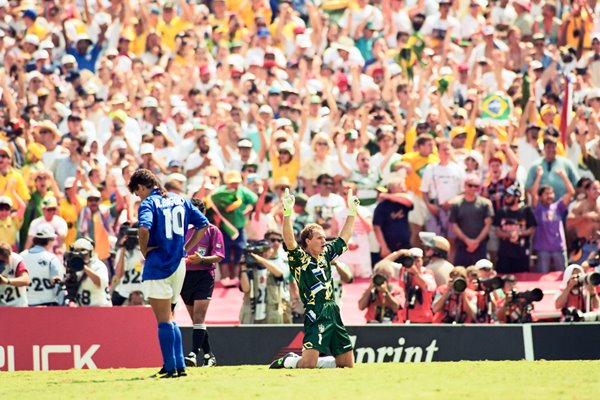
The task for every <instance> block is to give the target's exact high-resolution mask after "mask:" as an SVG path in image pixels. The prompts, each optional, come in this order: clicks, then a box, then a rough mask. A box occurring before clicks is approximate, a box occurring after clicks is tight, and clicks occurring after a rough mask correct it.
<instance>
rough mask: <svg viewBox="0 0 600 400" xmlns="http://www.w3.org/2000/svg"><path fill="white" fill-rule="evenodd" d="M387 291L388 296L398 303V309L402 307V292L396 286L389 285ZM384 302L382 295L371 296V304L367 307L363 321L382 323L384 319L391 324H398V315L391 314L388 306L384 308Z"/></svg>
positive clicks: (403, 297) (378, 293)
mask: <svg viewBox="0 0 600 400" xmlns="http://www.w3.org/2000/svg"><path fill="white" fill-rule="evenodd" d="M388 291H389V292H390V295H391V296H392V297H393V298H394V299H395V300H396V301H398V302H400V308H403V307H404V299H405V296H404V290H403V289H402V288H401V287H400V286H398V285H394V284H393V283H390V284H389V285H388ZM385 303H386V300H385V297H384V295H383V293H380V292H377V293H375V294H373V295H372V299H371V302H370V303H369V306H368V307H367V312H366V313H365V319H366V320H367V322H369V321H377V322H383V321H384V319H389V320H390V321H391V322H394V323H397V322H398V314H397V313H393V312H392V310H391V309H390V308H389V306H386V304H385Z"/></svg>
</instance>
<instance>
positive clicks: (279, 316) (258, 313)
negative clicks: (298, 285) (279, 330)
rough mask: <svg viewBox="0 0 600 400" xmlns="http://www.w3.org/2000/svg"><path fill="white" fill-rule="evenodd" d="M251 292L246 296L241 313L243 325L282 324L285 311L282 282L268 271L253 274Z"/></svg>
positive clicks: (258, 271)
mask: <svg viewBox="0 0 600 400" xmlns="http://www.w3.org/2000/svg"><path fill="white" fill-rule="evenodd" d="M250 282H251V286H252V287H251V292H250V293H245V294H244V303H243V305H242V310H241V313H240V322H241V323H242V324H281V323H283V309H282V304H281V280H280V279H277V278H275V276H273V274H271V273H270V272H269V271H268V270H267V269H262V270H257V269H255V270H254V271H253V273H252V279H251V280H250Z"/></svg>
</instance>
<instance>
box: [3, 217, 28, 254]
mask: <svg viewBox="0 0 600 400" xmlns="http://www.w3.org/2000/svg"><path fill="white" fill-rule="evenodd" d="M22 223H23V221H22V220H21V221H19V220H17V219H16V218H13V217H8V218H7V219H5V220H0V242H4V243H8V244H9V245H11V246H12V247H13V248H14V247H15V245H16V244H17V237H18V236H19V229H20V228H21V224H22Z"/></svg>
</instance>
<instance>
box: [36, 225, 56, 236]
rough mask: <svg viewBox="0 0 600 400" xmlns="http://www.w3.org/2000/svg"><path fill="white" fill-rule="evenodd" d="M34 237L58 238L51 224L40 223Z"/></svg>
mask: <svg viewBox="0 0 600 400" xmlns="http://www.w3.org/2000/svg"><path fill="white" fill-rule="evenodd" d="M34 237H36V238H38V239H56V232H55V231H54V228H53V227H52V226H51V225H50V224H41V225H38V226H37V228H36V230H35V235H34Z"/></svg>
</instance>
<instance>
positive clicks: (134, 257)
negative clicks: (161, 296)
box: [115, 247, 144, 298]
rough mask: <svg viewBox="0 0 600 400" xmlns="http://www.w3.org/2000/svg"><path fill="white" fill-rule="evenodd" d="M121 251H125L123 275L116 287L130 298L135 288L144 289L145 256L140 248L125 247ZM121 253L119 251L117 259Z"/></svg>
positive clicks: (117, 290)
mask: <svg viewBox="0 0 600 400" xmlns="http://www.w3.org/2000/svg"><path fill="white" fill-rule="evenodd" d="M119 251H124V252H125V257H124V259H123V276H122V277H121V279H119V283H118V285H117V287H116V288H115V292H117V293H118V294H119V295H120V296H122V297H125V298H129V294H130V293H131V292H133V291H135V290H142V271H143V270H144V257H143V256H142V252H141V251H140V250H139V248H137V247H136V248H135V249H133V250H131V251H130V250H127V249H125V248H124V247H123V248H121V249H120V250H119ZM118 257H119V254H118V253H117V259H118Z"/></svg>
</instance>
